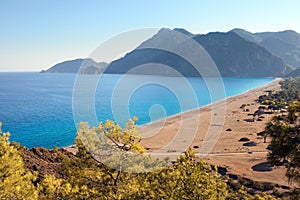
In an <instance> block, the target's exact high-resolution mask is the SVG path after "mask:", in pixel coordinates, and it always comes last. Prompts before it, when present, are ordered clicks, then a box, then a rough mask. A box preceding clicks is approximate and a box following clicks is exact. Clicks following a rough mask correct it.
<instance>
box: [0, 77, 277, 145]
mask: <svg viewBox="0 0 300 200" xmlns="http://www.w3.org/2000/svg"><path fill="white" fill-rule="evenodd" d="M98 79H99V76H95V75H84V76H80V77H79V78H78V79H76V75H75V74H40V73H0V121H2V122H3V127H2V129H3V131H5V132H6V131H9V132H10V133H11V141H17V142H20V143H21V144H22V145H25V146H26V147H28V148H31V147H34V146H43V147H46V148H53V147H54V146H58V147H63V146H67V145H71V144H73V142H74V138H75V135H76V123H75V122H74V120H73V119H74V117H73V114H74V113H73V110H75V113H77V112H78V113H79V114H78V113H77V114H76V117H77V120H82V121H89V116H85V109H86V108H87V109H89V110H90V111H91V110H92V111H94V112H95V113H96V116H97V120H98V121H105V120H107V119H111V120H114V121H117V122H118V123H119V124H120V125H122V126H123V125H124V123H125V122H126V121H127V120H128V118H130V117H133V116H138V117H139V121H138V124H145V123H149V122H151V121H155V120H158V119H161V118H164V117H167V116H171V115H174V114H177V113H180V112H183V111H187V110H190V109H194V108H197V107H201V106H204V105H207V104H210V103H212V102H214V101H217V100H220V99H222V98H225V97H229V96H233V95H237V94H240V93H243V92H245V91H247V90H250V89H253V88H257V87H259V86H262V85H265V84H267V83H269V82H271V81H273V80H274V79H272V78H223V83H224V88H225V90H223V85H220V84H219V83H220V82H218V80H215V79H208V80H206V81H205V80H203V79H202V78H179V77H160V76H138V75H127V76H126V77H125V78H124V77H123V76H122V75H104V76H102V77H101V79H100V80H98ZM75 80H77V85H76V87H75V88H74V83H75V82H76V81H75ZM78 80H80V81H79V82H78ZM94 83H98V84H97V85H94ZM206 83H209V86H207V84H206ZM95 86H97V87H95ZM83 89H86V90H88V91H90V92H89V93H88V94H93V98H92V99H93V100H94V101H95V106H92V107H89V106H90V104H89V102H90V101H89V100H90V99H91V98H86V97H85V95H81V93H80V92H78V91H80V90H83ZM212 90H213V91H212ZM73 91H74V92H78V93H76V94H77V96H76V95H75V96H74V97H73ZM74 94H75V93H74ZM82 94H85V93H82ZM74 98H77V99H75V100H74ZM78 98H80V99H78ZM85 98H86V99H87V100H85ZM81 102H85V103H82V104H83V106H79V105H78V104H76V103H81ZM73 104H74V107H73V109H72V105H73ZM91 105H92V104H91ZM87 113H88V112H87ZM86 115H88V114H86Z"/></svg>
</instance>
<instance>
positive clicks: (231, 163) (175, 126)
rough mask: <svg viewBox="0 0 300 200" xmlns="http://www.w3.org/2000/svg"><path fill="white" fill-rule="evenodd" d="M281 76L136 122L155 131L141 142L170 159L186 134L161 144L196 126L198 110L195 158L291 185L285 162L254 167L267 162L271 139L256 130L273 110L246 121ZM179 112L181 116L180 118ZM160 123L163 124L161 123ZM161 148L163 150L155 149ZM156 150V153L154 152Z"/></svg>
mask: <svg viewBox="0 0 300 200" xmlns="http://www.w3.org/2000/svg"><path fill="white" fill-rule="evenodd" d="M281 80H282V79H281V78H276V79H274V80H273V81H272V82H270V83H268V84H266V85H263V86H260V87H258V88H254V89H251V90H249V91H246V92H244V93H241V94H238V95H235V96H231V97H228V98H226V99H223V100H221V101H218V102H214V103H212V104H210V105H205V106H203V107H200V108H197V109H193V110H191V111H187V112H184V113H180V114H176V115H174V116H170V117H167V118H165V119H163V120H159V121H155V122H152V123H148V124H144V125H142V126H139V127H137V128H138V132H139V133H140V134H142V135H143V134H145V133H147V132H153V131H154V132H155V133H156V134H153V135H151V136H150V137H147V138H143V137H142V141H141V144H142V145H143V146H144V147H145V148H146V150H147V153H150V154H151V152H153V151H154V152H155V153H154V156H158V157H161V156H164V157H169V158H171V159H172V156H176V157H177V154H180V153H182V151H177V149H176V148H178V149H180V148H182V145H184V144H185V143H184V140H185V137H179V138H178V143H177V144H178V145H177V146H175V147H174V149H166V148H164V147H165V146H166V145H167V144H168V143H169V142H170V141H173V139H174V136H178V135H176V132H177V131H178V130H180V131H182V133H183V134H182V135H185V133H186V134H188V133H189V132H190V131H191V130H192V129H193V128H195V127H192V126H191V122H192V121H193V120H194V119H195V117H198V115H197V114H199V112H201V118H200V124H199V126H198V129H197V127H196V129H197V134H196V135H195V137H194V138H193V141H192V142H191V144H190V145H189V146H190V147H191V148H193V151H194V152H195V155H196V157H197V158H199V157H201V158H202V159H203V160H204V161H205V162H207V163H208V164H210V165H214V166H218V167H224V168H226V170H227V173H228V174H235V175H239V176H241V177H244V178H249V179H251V180H254V181H258V182H270V183H276V184H280V185H285V186H291V185H290V184H289V182H288V179H287V177H286V176H285V167H284V166H279V167H273V168H272V170H271V171H267V170H265V169H264V168H262V167H257V166H264V165H263V164H264V163H268V161H267V153H268V150H267V149H266V148H267V146H268V145H269V142H270V141H269V140H270V139H267V142H266V143H264V140H263V137H261V136H259V135H257V133H259V132H261V131H263V130H264V128H265V124H266V123H267V122H269V121H270V120H271V119H272V117H273V116H274V114H263V116H264V118H263V119H262V120H261V121H257V120H255V121H254V122H250V121H247V120H248V119H252V118H253V116H249V115H250V114H251V113H252V114H253V112H254V111H255V110H257V108H258V107H259V106H260V104H259V103H257V102H255V100H256V99H257V98H258V97H259V95H262V94H265V91H266V90H270V89H271V90H275V91H278V90H280V85H279V82H280V81H281ZM224 102H225V103H224ZM224 104H225V106H226V113H225V121H224V124H223V125H222V126H216V127H219V128H221V134H220V136H219V138H218V140H217V142H216V144H215V145H214V147H213V149H212V151H210V152H209V153H208V154H205V156H204V157H203V155H202V154H201V152H200V148H199V147H200V146H201V144H202V142H203V140H204V137H205V134H206V130H207V129H208V128H209V127H210V126H212V125H214V124H211V121H210V118H211V116H212V115H213V114H217V111H218V109H219V107H220V106H224ZM242 104H246V105H247V106H246V107H247V109H249V111H245V110H243V109H241V108H240V106H241V105H242ZM252 114H251V115H252ZM181 116H184V117H182V118H181ZM161 123H163V127H161ZM182 123H185V124H184V126H181V124H182ZM229 129H230V131H229ZM242 137H247V138H249V141H250V142H254V143H255V146H245V145H244V144H245V142H240V141H239V140H240V138H242ZM195 147H197V148H195ZM64 149H66V150H67V151H70V152H72V153H75V152H76V147H75V146H74V145H71V146H70V147H67V148H64ZM161 149H162V151H157V150H161ZM157 152H158V154H157V155H155V154H156V153H157ZM173 158H175V157H173ZM257 168H259V170H257Z"/></svg>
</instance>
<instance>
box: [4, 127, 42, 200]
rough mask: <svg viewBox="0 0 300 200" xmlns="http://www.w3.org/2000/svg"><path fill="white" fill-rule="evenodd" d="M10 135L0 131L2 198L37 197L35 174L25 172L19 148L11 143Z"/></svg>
mask: <svg viewBox="0 0 300 200" xmlns="http://www.w3.org/2000/svg"><path fill="white" fill-rule="evenodd" d="M9 135H10V134H9V133H2V132H0V199H30V200H31V199H37V197H38V192H37V190H36V189H35V187H34V185H33V183H32V181H33V180H34V179H35V176H34V175H33V174H32V173H30V172H27V173H26V172H25V167H24V163H23V160H22V158H21V156H20V155H19V153H18V150H17V149H16V148H15V147H14V146H11V145H10V143H9Z"/></svg>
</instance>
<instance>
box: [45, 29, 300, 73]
mask: <svg viewBox="0 0 300 200" xmlns="http://www.w3.org/2000/svg"><path fill="white" fill-rule="evenodd" d="M178 33H182V34H183V35H184V38H192V39H194V40H195V41H196V42H197V43H198V44H200V45H201V46H202V47H203V48H204V49H205V50H206V51H207V52H208V54H209V55H210V56H211V58H212V59H213V61H214V62H215V64H216V65H217V67H218V69H219V71H220V73H221V75H222V76H239V77H242V76H246V77H247V76H248V77H249V76H272V77H274V76H284V75H286V74H288V73H289V72H291V71H292V70H294V69H296V68H298V67H300V35H299V34H298V33H297V32H295V31H291V30H287V31H281V32H262V33H251V32H248V31H246V30H243V29H233V30H231V31H229V32H226V33H222V32H211V33H208V34H204V35H201V34H193V33H191V32H189V31H187V30H185V29H182V28H176V29H174V30H170V29H167V28H162V29H161V30H160V31H159V32H158V33H157V34H156V35H154V36H153V37H152V38H149V39H148V40H146V41H144V42H143V43H142V44H140V46H138V47H137V48H136V49H134V50H132V51H131V52H129V53H127V54H126V55H125V56H124V57H122V58H120V59H117V60H115V61H113V62H111V63H110V64H109V65H107V64H106V63H97V62H95V61H93V60H92V59H76V60H70V61H65V62H62V63H59V64H56V65H54V66H53V67H51V68H50V69H48V70H46V71H42V72H51V73H53V72H57V73H77V71H78V70H79V67H80V66H81V65H83V67H82V68H81V71H80V73H83V74H98V73H102V72H104V73H111V74H124V73H132V74H152V75H163V76H178V73H179V74H181V75H183V76H188V77H195V76H200V74H199V72H198V71H197V70H196V69H195V68H194V67H193V65H192V63H191V62H190V60H193V61H197V65H198V64H200V65H201V66H203V67H206V69H208V68H209V66H212V65H211V63H210V62H208V61H207V60H205V59H203V55H199V53H197V52H198V51H196V50H195V45H193V44H192V43H191V44H189V43H187V44H185V45H182V44H183V42H184V40H183V39H182V38H183V36H182V35H181V34H178ZM180 35H181V36H180ZM178 52H184V54H185V55H187V54H188V57H189V59H188V60H185V59H184V57H186V56H182V55H178ZM193 64H194V65H195V63H193ZM104 69H105V71H104ZM210 69H211V68H210ZM210 69H208V70H207V71H209V70H210Z"/></svg>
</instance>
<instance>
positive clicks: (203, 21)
mask: <svg viewBox="0 0 300 200" xmlns="http://www.w3.org/2000/svg"><path fill="white" fill-rule="evenodd" d="M299 10H300V1H299V0H206V1H205V0H194V1H189V0H185V1H184V0H118V1H117V0H94V1H91V0H86V1H83V0H18V1H17V0H0V71H40V70H42V69H47V68H49V67H51V66H52V65H54V64H56V63H57V62H61V61H63V60H67V59H74V58H79V57H87V56H88V55H89V54H90V53H91V52H92V51H93V50H94V49H95V48H96V47H97V46H98V45H100V44H101V43H103V42H104V41H106V40H108V39H110V38H111V37H113V36H115V35H118V34H120V33H122V32H126V31H130V30H133V29H139V28H147V27H151V28H161V27H167V28H175V27H181V28H185V29H187V30H189V31H190V32H193V33H207V32H209V31H228V30H230V29H233V28H236V27H239V28H243V29H246V30H249V31H251V32H262V31H280V30H286V29H293V30H295V31H297V32H300V14H299Z"/></svg>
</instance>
